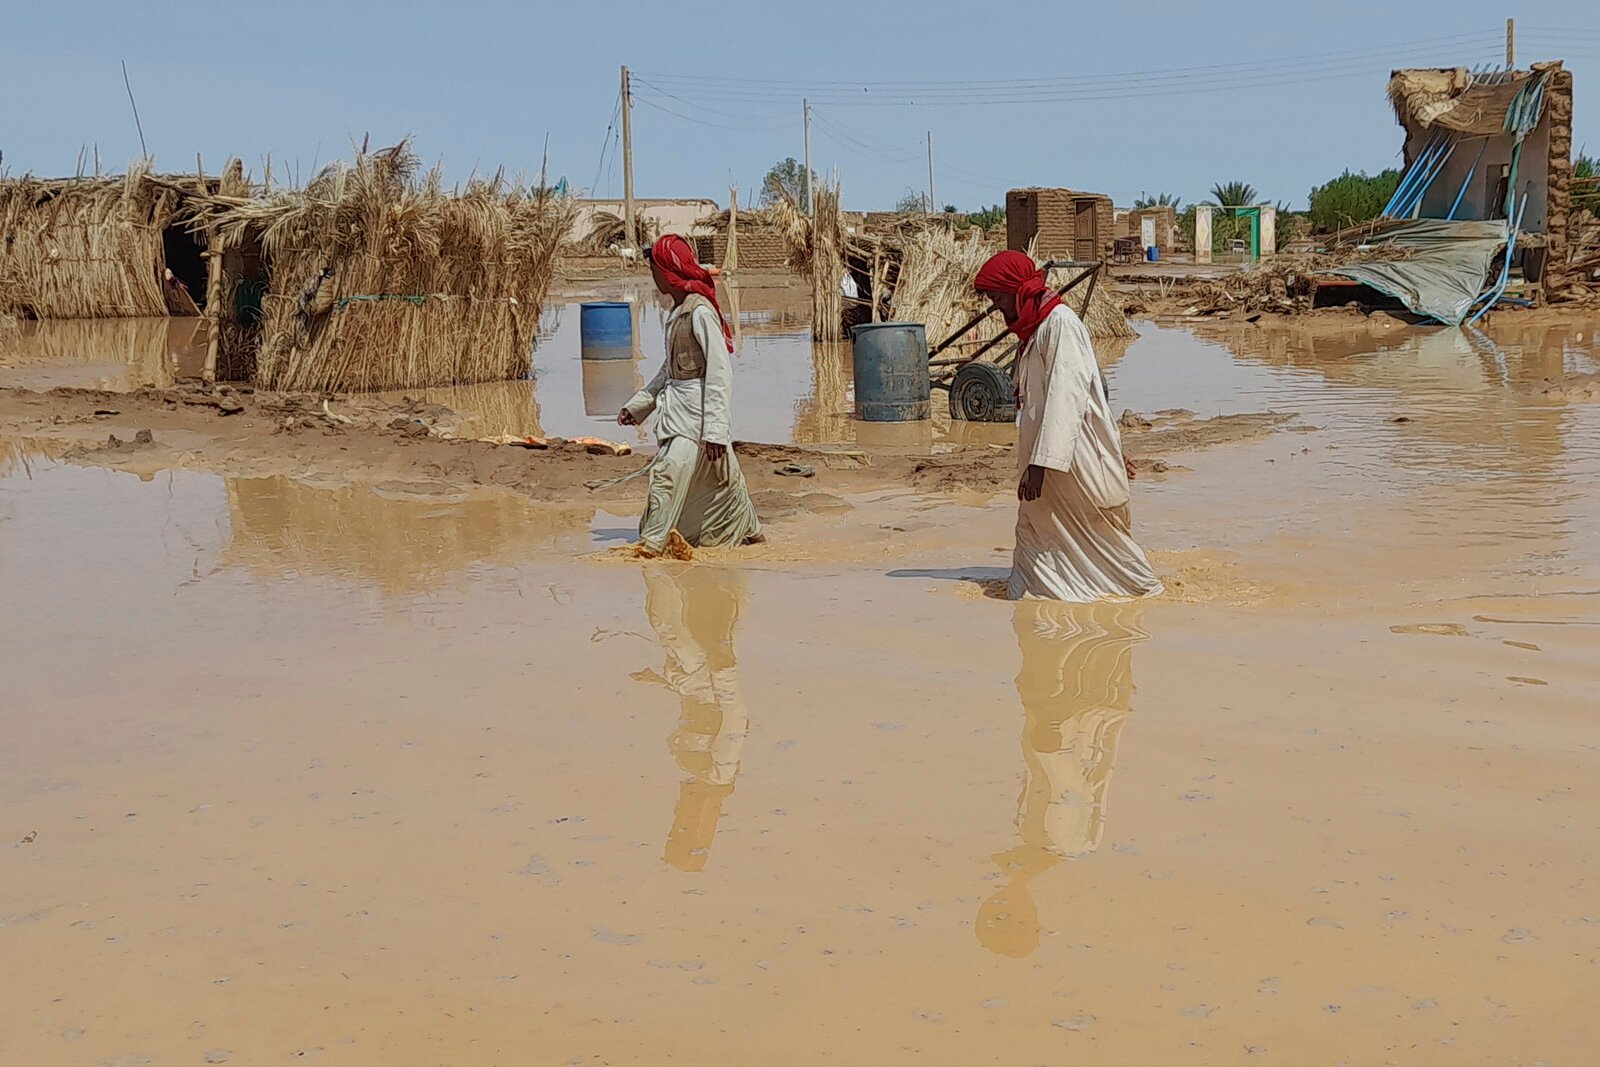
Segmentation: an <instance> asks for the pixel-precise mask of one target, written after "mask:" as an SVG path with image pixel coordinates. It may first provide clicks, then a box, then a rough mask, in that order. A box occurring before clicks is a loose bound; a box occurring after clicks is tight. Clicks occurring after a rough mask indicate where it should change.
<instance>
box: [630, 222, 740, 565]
mask: <svg viewBox="0 0 1600 1067" xmlns="http://www.w3.org/2000/svg"><path fill="white" fill-rule="evenodd" d="M645 255H646V256H647V257H648V258H649V260H650V274H651V276H652V277H653V278H654V279H655V283H656V288H657V289H659V290H660V291H661V292H662V293H664V294H666V295H667V296H670V297H671V298H672V312H671V314H669V315H668V316H667V359H666V362H665V363H664V364H663V365H662V367H661V370H660V371H659V372H658V373H657V374H656V376H655V377H654V378H653V379H651V381H650V384H648V385H646V386H645V387H644V388H643V389H641V390H639V392H637V393H635V394H634V395H633V397H632V399H630V400H629V401H628V403H627V404H626V405H624V406H623V408H622V411H621V412H620V413H619V414H618V415H617V422H619V423H621V424H622V425H624V426H638V425H640V424H642V423H643V422H644V420H645V419H646V418H648V417H649V416H650V415H651V414H652V413H653V414H655V416H656V440H657V441H658V442H659V444H660V449H659V451H658V452H657V453H656V458H655V461H654V462H653V463H652V464H651V465H650V496H649V500H648V502H647V503H646V505H645V512H644V517H643V518H642V519H641V520H640V522H639V540H640V541H641V542H642V543H643V546H644V548H645V550H646V551H648V552H660V551H661V550H662V549H664V548H665V547H666V544H667V539H668V537H669V536H670V535H671V533H672V531H673V530H677V531H678V533H679V534H680V535H681V536H682V537H683V539H684V540H685V541H687V542H688V543H689V544H691V545H696V546H699V545H729V544H732V545H737V544H744V543H747V542H750V541H759V540H761V539H762V535H761V521H760V520H759V519H758V518H756V510H755V505H754V504H752V503H751V502H750V493H749V491H748V490H747V489H746V488H745V483H744V474H743V473H742V472H741V471H740V470H739V461H738V459H737V458H735V456H734V454H733V449H732V448H731V447H730V446H731V445H732V443H733V434H732V430H731V428H730V410H729V408H730V406H731V401H732V393H733V361H732V359H730V358H729V357H730V356H731V355H732V353H733V339H732V333H731V332H730V331H729V329H728V323H727V320H725V319H724V318H723V317H722V310H721V308H720V307H718V305H717V290H716V283H715V281H714V279H713V275H712V272H711V271H709V270H707V269H706V268H705V267H702V266H701V265H700V264H699V263H698V262H697V261H696V260H695V256H694V251H693V250H692V249H691V248H690V247H689V242H688V241H685V240H684V239H683V238H682V237H679V236H678V235H676V234H668V235H666V236H665V237H662V238H661V239H660V240H659V241H657V242H656V243H655V244H654V245H652V246H651V247H650V248H649V249H647V250H646V251H645Z"/></svg>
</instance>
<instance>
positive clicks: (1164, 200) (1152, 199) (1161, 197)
mask: <svg viewBox="0 0 1600 1067" xmlns="http://www.w3.org/2000/svg"><path fill="white" fill-rule="evenodd" d="M1182 203H1183V201H1182V200H1181V199H1180V198H1179V197H1178V195H1177V194H1176V193H1157V194H1156V195H1155V196H1151V195H1150V194H1149V193H1147V192H1145V191H1144V190H1142V189H1141V190H1139V195H1138V196H1136V197H1134V200H1133V210H1135V211H1143V210H1144V209H1145V208H1151V207H1170V208H1171V209H1172V210H1173V211H1181V210H1182V208H1181V207H1179V205H1180V204H1182Z"/></svg>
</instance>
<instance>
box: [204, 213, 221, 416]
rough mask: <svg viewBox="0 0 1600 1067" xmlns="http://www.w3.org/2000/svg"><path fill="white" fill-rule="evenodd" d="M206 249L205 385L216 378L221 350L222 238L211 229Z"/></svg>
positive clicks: (211, 382)
mask: <svg viewBox="0 0 1600 1067" xmlns="http://www.w3.org/2000/svg"><path fill="white" fill-rule="evenodd" d="M208 245H209V247H208V248H207V249H206V366H205V370H204V371H203V372H202V374H201V377H202V378H204V379H205V383H206V384H207V385H211V384H213V383H214V382H216V380H217V357H218V356H219V355H220V354H221V352H222V238H221V237H220V236H219V235H218V234H217V231H216V230H212V231H211V234H210V240H209V242H208Z"/></svg>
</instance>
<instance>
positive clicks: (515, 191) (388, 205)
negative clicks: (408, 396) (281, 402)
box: [194, 143, 572, 391]
mask: <svg viewBox="0 0 1600 1067" xmlns="http://www.w3.org/2000/svg"><path fill="white" fill-rule="evenodd" d="M418 169H419V168H418V159H417V157H416V156H415V155H414V154H413V153H412V152H411V150H410V146H409V145H408V144H405V143H402V144H400V145H396V146H395V147H393V148H388V149H383V150H381V151H376V152H371V153H368V152H366V151H362V152H360V153H358V154H357V156H356V158H355V160H354V161H353V162H351V163H337V164H333V165H331V166H329V167H327V168H326V169H324V170H323V171H322V172H321V173H319V174H318V175H317V176H316V177H315V178H314V179H312V180H311V181H310V182H309V183H308V184H307V185H306V186H305V187H304V188H300V189H282V190H278V191H276V192H267V193H261V194H259V195H256V196H252V197H240V196H226V195H218V196H214V197H211V198H209V199H208V200H207V201H206V203H205V204H204V205H203V207H202V208H201V210H200V211H199V212H198V213H197V217H196V219H195V222H194V228H195V230H196V232H203V233H205V234H207V235H208V238H209V240H210V241H211V242H212V249H213V251H214V252H215V253H216V256H215V259H214V260H213V261H214V262H216V263H217V264H218V265H219V271H218V274H219V277H217V278H215V279H213V285H215V286H216V289H217V291H218V293H219V297H220V298H219V299H217V300H215V301H214V305H215V308H216V311H215V318H214V321H215V322H216V331H215V336H216V341H215V343H214V348H215V353H214V355H213V357H212V362H213V364H214V366H215V369H216V372H217V375H218V376H219V377H231V378H249V379H251V380H253V381H254V382H255V383H256V384H257V385H260V386H262V387H264V388H270V389H280V390H306V391H317V390H378V389H412V388H429V387H438V386H451V385H465V384H471V383H475V382H485V381H496V380H502V379H508V378H521V377H525V376H526V375H527V373H528V370H529V367H530V361H531V353H532V347H533V341H534V338H535V336H537V333H538V328H539V317H540V312H541V310H542V306H543V304H544V299H545V295H546V294H547V292H548V291H549V287H550V282H551V280H552V278H553V275H554V273H555V256H556V251H557V248H558V246H559V245H560V244H561V242H562V240H563V238H564V236H565V234H566V233H567V231H568V229H569V227H570V226H571V222H572V206H571V201H570V200H568V199H566V198H564V197H558V196H554V195H551V194H549V193H547V192H545V191H543V190H539V191H532V190H529V189H527V188H525V187H523V186H521V185H518V184H516V183H511V182H508V181H506V180H505V178H504V176H503V175H499V174H497V175H496V176H495V177H493V178H490V179H480V180H474V181H471V182H469V183H468V184H467V186H466V187H465V189H456V190H446V189H445V188H444V187H443V180H442V175H441V173H440V171H439V170H437V169H435V170H433V171H431V172H429V173H428V174H427V175H425V176H421V175H419V173H418Z"/></svg>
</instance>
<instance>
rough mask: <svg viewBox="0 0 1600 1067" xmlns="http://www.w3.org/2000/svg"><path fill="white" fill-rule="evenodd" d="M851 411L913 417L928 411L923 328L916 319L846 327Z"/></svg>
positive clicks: (886, 418)
mask: <svg viewBox="0 0 1600 1067" xmlns="http://www.w3.org/2000/svg"><path fill="white" fill-rule="evenodd" d="M850 348H851V352H850V357H851V363H852V364H853V365H854V367H855V380H856V417H857V418H859V419H861V420H863V421H864V422H914V421H916V420H918V419H926V418H927V417H928V414H929V403H928V397H929V394H930V392H931V384H932V383H931V381H930V379H929V377H928V334H927V330H925V329H924V328H923V325H922V323H920V322H869V323H864V324H862V325H860V326H854V327H852V328H851V330H850Z"/></svg>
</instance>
